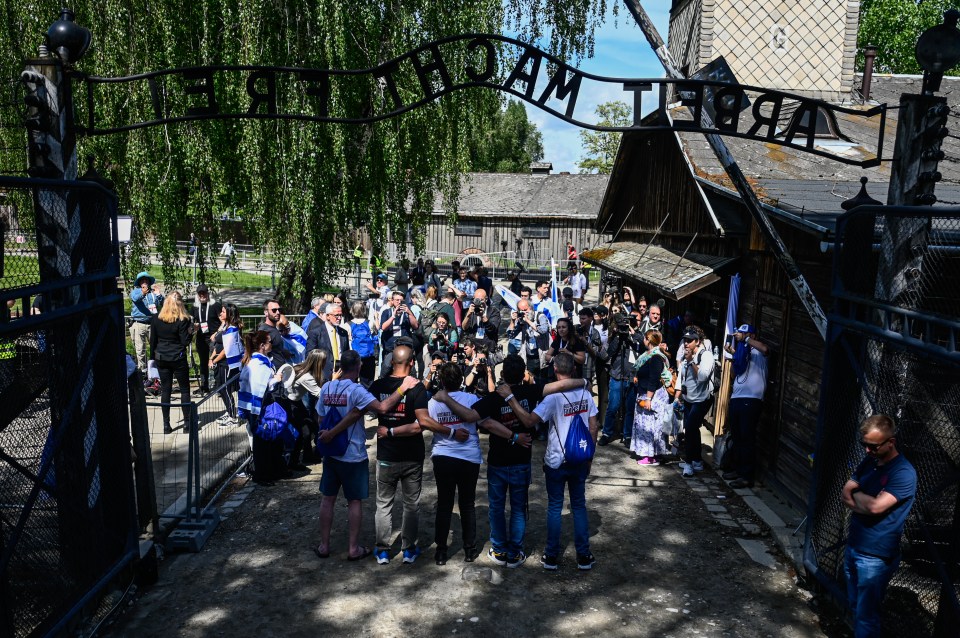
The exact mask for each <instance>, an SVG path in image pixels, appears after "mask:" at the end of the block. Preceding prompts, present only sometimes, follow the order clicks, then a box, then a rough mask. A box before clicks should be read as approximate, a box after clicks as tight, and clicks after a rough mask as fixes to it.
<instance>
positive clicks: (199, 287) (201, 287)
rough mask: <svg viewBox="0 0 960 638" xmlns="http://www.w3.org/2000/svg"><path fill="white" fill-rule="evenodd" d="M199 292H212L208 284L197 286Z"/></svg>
mask: <svg viewBox="0 0 960 638" xmlns="http://www.w3.org/2000/svg"><path fill="white" fill-rule="evenodd" d="M197 292H198V293H202V292H210V289H209V288H207V284H200V285H199V286H197Z"/></svg>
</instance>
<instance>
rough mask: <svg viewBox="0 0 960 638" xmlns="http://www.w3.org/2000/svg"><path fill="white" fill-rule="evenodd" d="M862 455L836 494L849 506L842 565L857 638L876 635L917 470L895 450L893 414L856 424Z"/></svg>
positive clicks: (882, 415) (910, 506) (915, 485)
mask: <svg viewBox="0 0 960 638" xmlns="http://www.w3.org/2000/svg"><path fill="white" fill-rule="evenodd" d="M860 444H861V445H863V447H864V449H865V450H866V453H867V456H866V458H865V459H864V460H863V461H862V462H861V463H860V465H858V466H857V469H856V470H854V472H853V476H852V477H850V480H849V481H847V482H846V484H845V485H844V486H843V490H842V491H841V494H840V497H841V499H842V501H843V504H844V505H845V506H846V507H847V508H848V509H850V510H851V512H853V513H852V515H851V517H850V531H849V535H848V536H847V550H846V553H845V555H844V562H843V568H844V573H845V574H846V577H847V596H848V598H849V602H850V610H851V612H852V613H853V620H854V636H855V638H872V637H879V636H880V603H881V602H882V601H883V595H884V593H885V592H886V589H887V583H889V582H890V579H891V578H892V577H893V575H894V573H896V571H897V567H898V566H899V565H900V535H901V534H902V533H903V525H904V523H905V522H906V520H907V516H908V515H909V514H910V508H912V507H913V501H914V497H915V495H916V492H917V471H916V470H915V469H914V468H913V465H911V464H910V461H908V460H907V459H906V458H905V457H904V456H902V455H901V454H900V452H899V451H898V450H897V430H896V426H895V425H894V423H893V419H891V418H890V417H888V416H886V415H885V414H875V415H873V416H871V417H867V418H866V419H864V421H863V423H861V424H860Z"/></svg>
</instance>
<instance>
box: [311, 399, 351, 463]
mask: <svg viewBox="0 0 960 638" xmlns="http://www.w3.org/2000/svg"><path fill="white" fill-rule="evenodd" d="M342 418H343V416H341V414H340V410H338V409H337V408H327V414H326V415H325V416H324V417H323V421H321V422H320V429H319V430H318V431H317V438H316V439H315V440H314V444H315V445H316V446H317V454H319V455H321V456H343V455H344V454H346V453H347V446H349V445H350V436H349V434H348V432H349V430H350V428H347V429H346V430H344V431H343V432H341V433H340V434H338V435H337V436H335V437H334V438H333V440H332V441H330V442H329V443H323V442H321V441H320V434H321V433H323V432H325V431H326V430H332V429H333V428H335V427H336V425H337V423H340V420H341V419H342Z"/></svg>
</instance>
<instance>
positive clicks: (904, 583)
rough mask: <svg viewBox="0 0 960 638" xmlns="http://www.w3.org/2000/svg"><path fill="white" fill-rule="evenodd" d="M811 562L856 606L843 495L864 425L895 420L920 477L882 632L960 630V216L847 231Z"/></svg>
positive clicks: (881, 210) (822, 424) (865, 214)
mask: <svg viewBox="0 0 960 638" xmlns="http://www.w3.org/2000/svg"><path fill="white" fill-rule="evenodd" d="M837 236H838V238H837V239H838V241H837V254H836V262H835V271H834V290H833V293H834V298H835V302H836V306H835V308H834V311H833V313H832V314H831V315H830V317H829V319H830V328H829V331H828V348H827V357H826V362H825V367H824V381H823V389H822V393H821V406H820V421H819V426H818V443H817V451H816V466H817V479H816V481H815V484H814V488H813V493H812V494H811V499H810V526H809V529H808V537H807V550H806V562H807V566H808V567H809V568H810V569H811V570H813V571H814V572H815V573H816V575H817V577H818V579H819V580H820V581H821V582H822V583H823V584H825V585H826V586H827V588H828V589H829V590H830V591H831V592H832V593H833V594H834V595H835V596H836V598H837V599H838V600H839V601H841V602H842V603H844V604H846V590H845V588H846V584H845V578H844V573H843V556H844V551H845V549H846V538H847V530H848V525H849V512H848V510H847V509H846V508H845V507H844V506H843V505H842V503H841V500H840V490H841V488H842V486H843V484H844V483H845V482H846V481H847V480H848V479H849V478H850V475H851V474H852V472H853V470H854V468H856V467H857V465H858V464H859V463H860V461H861V460H862V459H863V458H864V450H863V447H862V446H861V445H860V443H859V438H860V433H859V430H858V428H859V425H860V423H861V421H862V420H863V419H864V418H866V417H867V416H870V415H871V414H876V413H883V414H888V415H890V416H892V417H894V419H895V421H896V422H897V425H898V434H897V447H898V449H899V450H900V452H901V453H903V454H904V455H905V456H906V457H907V458H908V459H909V460H910V462H911V463H912V464H913V465H914V467H915V468H916V470H917V477H918V485H917V495H916V501H915V505H914V508H913V510H912V512H911V514H910V517H909V518H908V520H907V523H906V527H905V530H904V535H903V538H902V541H901V550H902V553H903V560H902V563H901V566H900V569H899V571H898V572H897V573H896V575H895V576H894V578H893V579H892V581H891V583H890V589H889V590H888V593H887V598H886V602H885V604H884V618H883V625H884V628H885V630H887V631H889V632H891V635H898V636H929V635H955V633H951V632H952V631H953V630H955V628H956V626H957V625H958V623H960V603H958V600H960V589H958V584H957V576H958V574H960V483H958V481H960V353H958V336H960V290H958V288H957V285H956V283H955V282H957V281H960V209H940V208H936V209H934V208H920V209H918V208H894V207H861V208H859V209H857V210H855V211H852V212H851V213H849V214H848V215H846V216H844V218H841V220H840V221H839V223H838V227H837Z"/></svg>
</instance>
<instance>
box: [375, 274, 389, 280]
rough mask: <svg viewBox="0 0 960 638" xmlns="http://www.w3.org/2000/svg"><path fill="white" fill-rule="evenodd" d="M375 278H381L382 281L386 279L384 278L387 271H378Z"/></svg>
mask: <svg viewBox="0 0 960 638" xmlns="http://www.w3.org/2000/svg"><path fill="white" fill-rule="evenodd" d="M377 279H382V280H383V281H386V280H387V273H384V272H382V273H378V274H377Z"/></svg>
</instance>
